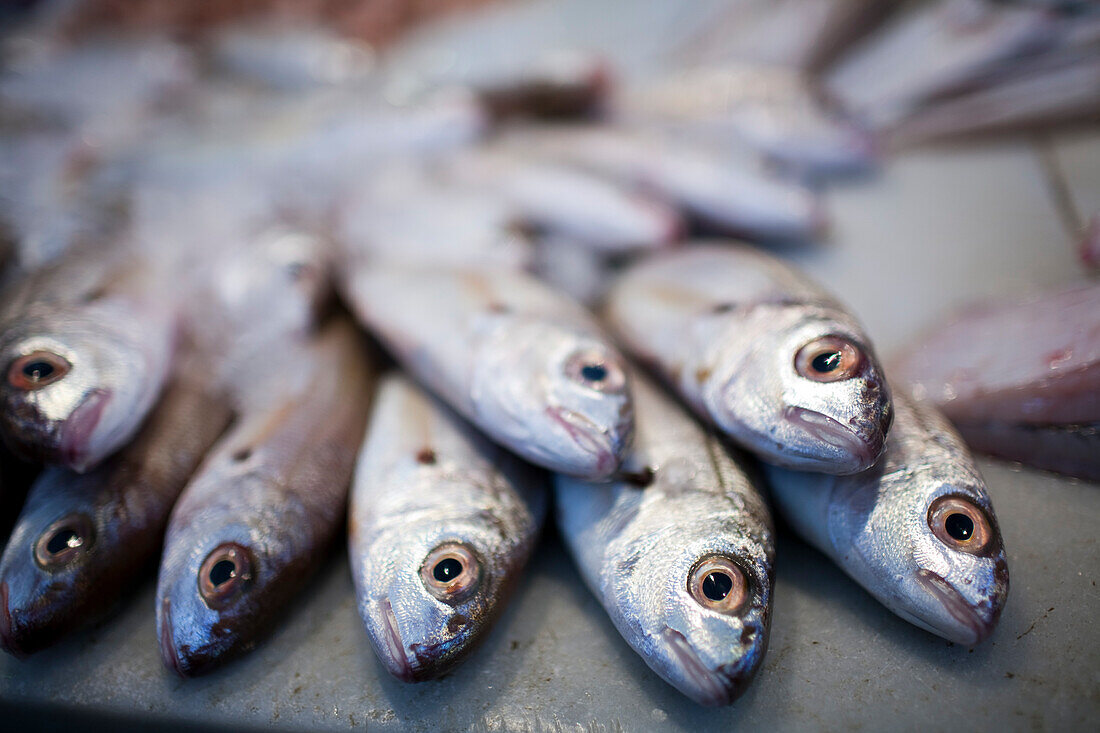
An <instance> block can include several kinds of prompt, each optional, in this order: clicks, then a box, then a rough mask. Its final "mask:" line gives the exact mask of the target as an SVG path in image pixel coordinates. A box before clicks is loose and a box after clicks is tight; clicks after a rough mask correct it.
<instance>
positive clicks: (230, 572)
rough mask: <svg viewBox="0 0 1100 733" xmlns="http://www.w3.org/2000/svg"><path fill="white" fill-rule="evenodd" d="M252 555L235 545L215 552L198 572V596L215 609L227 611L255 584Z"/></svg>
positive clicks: (227, 545) (222, 547)
mask: <svg viewBox="0 0 1100 733" xmlns="http://www.w3.org/2000/svg"><path fill="white" fill-rule="evenodd" d="M252 566H253V562H252V553H250V552H249V551H248V550H247V549H246V548H244V547H242V546H240V545H238V544H237V543H236V542H227V543H225V544H223V545H219V546H218V547H216V548H214V551H213V552H211V553H210V554H209V555H207V556H206V559H205V560H203V562H202V566H201V567H200V568H199V595H201V596H202V599H203V601H205V602H206V605H207V606H208V607H210V608H212V609H215V610H217V609H219V608H224V607H225V606H227V605H228V604H229V602H230V601H232V600H233V599H234V598H236V597H237V596H238V595H239V594H240V593H241V591H243V590H244V589H245V588H246V587H247V586H248V585H249V584H250V583H251V582H252V576H253V572H252Z"/></svg>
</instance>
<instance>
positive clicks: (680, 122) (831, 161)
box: [616, 64, 875, 177]
mask: <svg viewBox="0 0 1100 733" xmlns="http://www.w3.org/2000/svg"><path fill="white" fill-rule="evenodd" d="M617 101H618V104H617V105H616V111H617V112H618V113H619V114H620V115H622V116H624V117H625V118H626V119H629V120H635V121H637V122H638V123H641V124H645V123H647V122H648V123H651V124H652V123H658V124H662V125H671V126H673V127H674V128H675V129H678V130H680V131H682V133H684V134H687V135H690V136H691V137H692V138H693V139H704V140H708V141H711V142H714V143H715V144H716V145H719V146H720V145H721V144H723V143H724V144H726V145H728V144H729V142H730V141H740V142H741V143H743V144H746V145H748V146H750V147H751V148H752V149H754V150H756V151H758V152H759V153H760V154H761V155H764V156H765V157H766V158H768V159H769V160H771V161H773V162H775V163H776V164H777V165H779V166H781V167H782V168H783V169H785V170H791V171H795V172H804V174H806V175H809V176H814V177H817V176H829V175H842V174H846V173H849V172H861V171H865V170H867V169H868V168H870V167H871V165H872V164H873V162H874V156H875V151H874V143H873V141H872V140H871V138H870V135H869V134H868V133H867V132H866V131H864V130H861V129H860V128H859V127H858V126H856V125H855V124H853V123H851V122H849V121H847V120H845V119H843V118H842V117H841V116H839V115H837V114H834V113H831V112H830V111H827V110H826V109H824V108H823V107H822V105H821V103H820V102H819V101H818V100H816V99H815V98H814V95H813V94H812V93H811V89H810V85H809V83H808V82H807V81H806V80H805V78H804V77H803V76H802V75H800V74H799V73H797V72H795V71H793V70H791V69H788V68H785V67H778V66H766V65H760V64H723V65H721V66H712V67H703V68H698V69H690V70H687V71H682V72H678V73H676V74H673V75H671V76H669V77H666V78H663V79H658V80H656V81H653V82H649V83H646V84H643V85H639V86H635V87H631V88H627V89H626V90H625V91H624V93H623V94H622V95H621V97H620V98H619V99H618V100H617Z"/></svg>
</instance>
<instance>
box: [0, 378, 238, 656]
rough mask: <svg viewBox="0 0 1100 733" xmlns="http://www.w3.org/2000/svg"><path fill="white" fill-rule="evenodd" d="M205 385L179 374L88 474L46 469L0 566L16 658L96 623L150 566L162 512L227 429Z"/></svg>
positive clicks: (4, 624)
mask: <svg viewBox="0 0 1100 733" xmlns="http://www.w3.org/2000/svg"><path fill="white" fill-rule="evenodd" d="M230 417H231V410H230V408H229V406H228V404H227V402H226V401H225V399H224V398H223V396H221V395H218V394H215V393H212V392H210V391H209V388H208V385H206V384H205V382H204V380H202V379H200V378H198V377H196V376H191V377H189V378H187V377H180V378H177V379H175V380H174V381H173V383H172V384H171V385H169V387H168V388H167V389H166V390H165V394H164V397H163V398H162V399H161V401H160V403H159V404H158V405H157V407H156V408H155V409H154V410H153V412H152V413H151V414H150V416H149V419H148V420H146V421H145V423H144V424H143V425H142V427H141V430H140V431H139V433H138V435H137V437H136V438H135V439H134V441H133V442H132V443H130V444H129V445H127V446H126V447H125V448H123V449H122V450H121V451H119V452H118V453H117V454H115V455H114V456H112V457H111V458H109V459H108V460H107V461H105V462H104V463H102V464H100V466H99V467H97V468H96V469H94V470H92V471H89V472H88V473H85V474H76V473H73V472H71V471H69V470H67V469H64V468H59V467H50V468H47V469H45V471H44V472H43V473H42V474H41V475H40V476H39V478H38V480H37V481H35V483H34V485H33V486H32V487H31V490H30V493H29V495H28V497H27V503H26V506H25V508H24V510H23V513H22V515H21V516H20V517H19V520H18V522H17V524H16V526H15V530H14V532H13V533H12V536H11V540H10V542H8V545H7V549H6V550H5V551H4V556H3V559H2V560H0V644H2V645H3V647H4V649H6V650H7V651H9V652H11V653H13V654H16V655H18V656H22V655H25V654H29V653H31V652H34V651H37V650H39V649H41V648H43V647H45V646H48V645H50V644H52V643H54V642H56V641H57V640H58V639H59V638H61V637H62V636H64V635H65V634H67V633H69V632H70V631H72V630H74V629H77V628H79V627H83V626H86V625H88V624H89V623H91V622H93V621H96V620H98V619H99V618H100V617H101V616H103V615H104V614H105V613H106V612H107V611H109V610H110V609H111V608H112V607H113V606H115V605H116V604H117V602H118V601H119V600H120V598H121V597H123V596H124V594H125V593H126V591H127V590H129V589H131V588H133V587H134V585H135V581H138V580H141V579H143V577H144V573H145V572H146V571H147V570H148V569H149V568H150V567H151V566H152V565H153V564H154V563H155V560H156V557H157V553H158V552H159V551H160V548H161V540H162V539H163V536H164V527H165V524H167V522H168V514H169V512H170V511H171V509H172V505H173V504H174V503H175V501H176V498H177V497H178V496H179V493H180V491H182V490H183V487H184V484H186V483H187V479H188V478H189V477H190V475H191V473H192V472H193V471H194V470H195V469H196V468H197V467H198V465H199V462H200V461H201V460H202V457H203V455H204V454H205V453H206V451H207V450H208V449H209V448H210V446H212V445H213V444H214V442H215V441H216V440H217V439H218V436H219V435H220V434H221V433H222V431H223V430H224V429H225V427H226V426H227V425H228V424H229V420H230Z"/></svg>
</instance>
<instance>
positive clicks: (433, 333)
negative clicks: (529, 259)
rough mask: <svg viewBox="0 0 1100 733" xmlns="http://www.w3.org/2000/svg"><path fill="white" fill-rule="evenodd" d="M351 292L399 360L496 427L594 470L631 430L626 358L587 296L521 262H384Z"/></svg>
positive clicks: (564, 463) (522, 447) (521, 448)
mask: <svg viewBox="0 0 1100 733" xmlns="http://www.w3.org/2000/svg"><path fill="white" fill-rule="evenodd" d="M344 285H345V288H344V290H345V296H346V297H347V300H348V301H349V302H350V304H351V306H352V308H353V310H354V311H355V313H356V315H357V316H358V317H359V319H360V321H361V322H362V323H363V324H364V325H366V326H367V327H368V328H370V329H371V330H372V331H373V332H374V333H375V334H376V335H377V336H378V337H379V338H381V339H382V341H383V342H385V344H386V345H387V346H388V347H389V349H390V351H391V352H392V353H393V355H394V356H395V357H396V358H397V360H398V361H399V362H400V363H401V365H402V366H403V367H404V368H405V369H406V370H407V371H408V372H409V373H411V374H413V375H414V376H415V377H416V378H417V379H418V380H419V381H420V382H421V383H423V384H425V385H426V386H428V387H429V388H430V389H431V390H432V391H434V392H435V393H436V394H437V395H438V396H440V397H441V398H442V399H443V400H444V401H445V402H447V404H449V405H450V406H451V407H452V408H454V409H455V410H456V411H457V412H458V413H459V414H461V415H462V416H463V417H465V418H466V419H468V420H470V421H471V422H473V423H474V424H475V425H476V426H477V427H479V428H480V429H481V430H482V431H483V432H485V433H486V434H487V435H489V437H491V438H492V439H494V440H496V441H497V442H499V443H501V444H503V445H505V446H506V447H508V448H510V449H511V450H513V451H515V452H516V453H518V454H519V455H521V456H523V457H524V458H526V459H528V460H530V461H532V462H533V463H536V464H538V465H541V466H544V467H546V468H550V469H552V470H556V471H560V472H562V473H569V474H572V475H577V476H584V477H587V478H604V477H607V476H609V475H611V473H612V472H613V471H614V470H615V469H616V467H617V466H618V465H619V459H620V457H621V455H622V454H623V453H624V451H625V450H626V448H627V447H628V445H629V443H630V436H631V433H632V430H633V412H632V407H631V397H630V383H629V380H628V378H627V375H626V371H625V364H624V363H623V359H622V357H621V356H620V355H619V353H618V352H617V351H616V350H615V348H614V347H612V346H611V345H610V344H609V343H608V341H607V339H606V338H605V337H604V336H603V335H602V333H601V332H600V329H599V327H598V325H597V324H596V323H595V321H594V319H593V318H592V317H591V316H590V315H589V314H588V312H587V311H585V310H584V308H582V307H581V306H579V305H578V304H576V303H574V302H572V301H570V300H569V299H568V298H566V297H565V296H563V295H561V294H559V293H557V292H555V291H553V290H551V289H550V288H548V287H546V286H545V285H543V284H542V283H540V282H538V281H537V280H535V279H534V278H531V277H530V276H528V275H525V274H523V273H518V272H506V271H503V270H497V271H473V270H449V269H426V268H398V267H376V268H362V269H360V270H358V271H356V272H353V273H349V276H348V278H347V280H346V282H345V283H344Z"/></svg>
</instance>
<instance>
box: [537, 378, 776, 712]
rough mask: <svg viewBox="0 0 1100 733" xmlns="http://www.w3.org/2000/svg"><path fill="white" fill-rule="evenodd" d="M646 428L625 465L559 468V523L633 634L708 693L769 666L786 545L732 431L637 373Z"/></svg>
mask: <svg viewBox="0 0 1100 733" xmlns="http://www.w3.org/2000/svg"><path fill="white" fill-rule="evenodd" d="M635 391H636V395H637V414H638V436H637V439H636V440H635V446H634V449H633V450H632V452H631V454H630V456H629V458H628V459H627V461H626V462H625V463H624V466H623V472H622V474H621V475H620V476H619V477H618V478H617V479H616V480H615V481H614V482H612V483H606V484H593V483H586V482H582V481H578V480H575V479H570V478H567V477H564V476H559V477H557V478H556V480H555V499H556V509H557V514H556V515H557V519H558V527H559V529H560V530H561V533H562V537H563V538H564V539H565V542H566V545H567V546H568V548H569V551H570V553H571V554H572V556H573V559H574V561H575V562H576V563H577V566H578V567H579V568H580V571H581V575H582V576H583V577H584V580H585V582H586V583H587V584H588V587H589V588H590V589H591V590H592V592H593V593H594V594H595V595H596V597H597V598H598V599H599V601H600V603H601V604H603V606H604V608H605V609H606V610H607V613H608V615H609V616H610V617H611V620H612V622H613V623H614V624H615V627H616V628H617V629H618V630H619V633H620V634H622V636H623V639H625V640H626V642H627V643H628V644H630V646H631V647H632V648H633V649H634V651H636V652H638V654H639V655H641V657H642V659H644V660H645V662H646V664H648V665H649V666H650V668H651V669H653V671H654V672H656V673H657V674H658V675H660V676H661V678H662V679H664V680H665V681H666V682H668V683H669V684H671V685H673V686H674V687H676V688H677V689H678V690H680V692H682V693H684V694H685V695H687V696H688V697H690V698H691V699H692V700H695V701H696V702H698V703H700V704H702V705H727V704H729V703H731V702H732V701H733V700H734V699H736V698H737V696H738V695H740V694H741V693H742V692H743V691H744V689H745V687H746V686H747V685H748V684H749V682H750V681H751V680H752V677H753V675H754V674H755V672H756V670H757V669H758V668H759V666H760V663H761V661H762V660H763V657H764V652H765V651H766V649H767V645H768V632H769V625H770V623H771V603H772V586H773V582H774V581H773V576H772V565H773V563H774V560H775V545H774V538H773V533H772V523H771V517H770V515H769V514H768V509H767V506H766V505H765V503H764V500H763V498H762V497H761V495H760V493H759V491H758V489H757V488H756V487H755V486H754V485H753V483H752V482H751V481H750V480H749V478H748V477H747V476H746V474H745V472H744V471H743V470H742V468H741V466H739V465H738V463H737V461H736V460H735V459H734V458H732V457H731V456H730V455H729V454H727V453H726V452H725V451H724V449H723V447H722V445H721V443H720V441H719V440H718V439H717V438H716V437H715V436H713V435H708V434H707V433H706V432H705V431H704V430H703V429H701V428H700V427H699V426H698V425H697V424H696V423H695V421H693V420H692V419H691V418H690V417H689V416H688V415H687V414H686V413H684V412H683V410H682V409H681V408H680V407H679V406H677V405H675V404H673V403H672V402H671V401H670V400H669V399H668V398H666V397H664V396H663V395H661V394H660V393H659V392H658V390H657V389H656V387H654V386H652V385H651V384H649V383H648V382H646V381H644V380H642V379H637V380H636V382H635Z"/></svg>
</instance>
